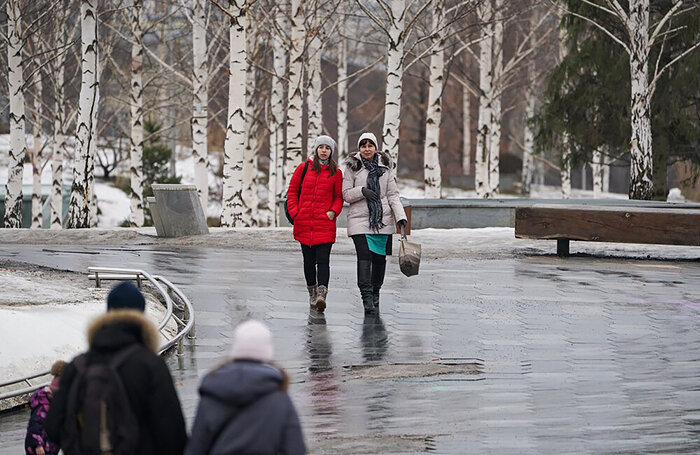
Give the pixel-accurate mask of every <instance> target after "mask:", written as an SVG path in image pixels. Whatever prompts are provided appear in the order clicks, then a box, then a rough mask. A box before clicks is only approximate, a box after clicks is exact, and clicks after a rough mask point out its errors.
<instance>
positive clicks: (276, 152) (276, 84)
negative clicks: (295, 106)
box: [267, 2, 289, 226]
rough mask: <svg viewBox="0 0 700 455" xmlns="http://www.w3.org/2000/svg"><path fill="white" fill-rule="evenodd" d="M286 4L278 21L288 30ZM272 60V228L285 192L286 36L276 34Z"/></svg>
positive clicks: (283, 28)
mask: <svg viewBox="0 0 700 455" xmlns="http://www.w3.org/2000/svg"><path fill="white" fill-rule="evenodd" d="M285 6H286V2H284V3H282V4H280V5H278V9H277V13H276V15H275V21H276V22H277V28H278V29H279V30H282V31H284V32H286V31H287V29H288V26H289V23H288V21H287V15H286V11H285V8H284V7H285ZM272 46H273V47H272V61H273V66H274V71H275V75H274V76H272V78H271V82H272V87H271V89H270V92H271V93H270V116H269V117H270V118H269V122H270V165H269V170H268V180H267V182H268V183H267V194H268V207H269V209H270V220H269V222H268V224H269V225H270V226H277V225H278V224H279V213H278V208H277V200H278V199H279V198H281V197H282V195H283V193H284V171H283V165H284V146H285V138H284V129H285V128H284V126H285V125H284V101H285V96H284V77H285V74H286V73H287V61H286V60H287V54H286V52H285V47H284V40H283V36H282V35H281V34H280V33H276V34H275V35H274V37H273V44H272Z"/></svg>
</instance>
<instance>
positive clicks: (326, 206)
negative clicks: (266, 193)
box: [287, 158, 343, 246]
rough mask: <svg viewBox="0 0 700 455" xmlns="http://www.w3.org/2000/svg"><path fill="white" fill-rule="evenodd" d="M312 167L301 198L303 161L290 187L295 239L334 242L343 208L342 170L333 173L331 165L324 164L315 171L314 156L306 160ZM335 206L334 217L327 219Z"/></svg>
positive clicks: (288, 202) (290, 210)
mask: <svg viewBox="0 0 700 455" xmlns="http://www.w3.org/2000/svg"><path fill="white" fill-rule="evenodd" d="M307 162H308V163H309V168H308V169H307V170H306V175H304V182H303V183H302V188H301V200H299V182H300V181H301V174H302V172H304V165H305V164H306V163H301V164H300V165H299V166H297V168H296V170H295V171H294V174H293V175H292V180H291V181H290V182H289V189H288V190H287V209H288V210H289V214H290V215H291V216H292V218H293V219H294V239H295V240H297V241H299V242H301V243H302V244H303V245H306V246H314V245H320V244H322V243H335V230H336V225H335V222H336V220H337V219H338V215H339V214H340V211H341V210H342V209H343V194H342V188H343V173H342V172H341V171H340V169H338V170H337V171H336V172H335V174H333V175H331V172H330V170H329V169H328V166H323V165H321V172H320V173H316V172H315V171H314V168H313V164H312V163H313V160H312V159H311V158H309V159H308V160H307ZM329 210H333V211H334V212H335V218H333V221H331V220H329V219H328V215H326V212H327V211H329Z"/></svg>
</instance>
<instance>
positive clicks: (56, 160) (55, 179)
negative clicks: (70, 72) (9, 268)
mask: <svg viewBox="0 0 700 455" xmlns="http://www.w3.org/2000/svg"><path fill="white" fill-rule="evenodd" d="M54 27H55V28H54V33H55V35H54V43H55V44H56V45H57V46H58V47H59V48H63V46H64V45H65V43H66V31H65V27H66V24H65V10H64V9H63V8H60V9H59V11H58V18H57V20H56V23H55V25H54ZM65 61H66V58H65V54H64V53H63V52H59V55H58V56H57V57H56V59H55V60H54V61H53V63H52V64H51V66H50V68H51V71H52V73H53V74H54V78H55V79H54V110H53V111H54V121H53V152H52V155H51V176H52V177H51V181H52V183H51V225H50V227H51V229H61V228H62V227H63V157H64V156H65V148H66V136H65V125H64V121H65V106H64V91H63V84H64V81H65V76H64V74H65V73H64V65H65Z"/></svg>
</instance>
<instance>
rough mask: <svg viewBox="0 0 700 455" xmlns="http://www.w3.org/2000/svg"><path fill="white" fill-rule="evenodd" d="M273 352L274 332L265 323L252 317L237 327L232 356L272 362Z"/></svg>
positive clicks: (234, 334)
mask: <svg viewBox="0 0 700 455" xmlns="http://www.w3.org/2000/svg"><path fill="white" fill-rule="evenodd" d="M272 354H273V347H272V334H271V333H270V329H268V328H267V326H266V325H265V324H263V323H262V322H260V321H255V320H252V319H251V320H249V321H246V322H243V323H242V324H240V325H239V326H238V327H236V330H235V331H234V332H233V345H232V346H231V357H232V358H234V359H246V360H258V361H260V362H271V361H272Z"/></svg>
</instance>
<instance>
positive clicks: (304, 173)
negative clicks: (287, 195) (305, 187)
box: [298, 161, 309, 197]
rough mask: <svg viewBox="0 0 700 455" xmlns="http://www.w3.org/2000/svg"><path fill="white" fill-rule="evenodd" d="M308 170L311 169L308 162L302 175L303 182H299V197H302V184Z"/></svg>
mask: <svg viewBox="0 0 700 455" xmlns="http://www.w3.org/2000/svg"><path fill="white" fill-rule="evenodd" d="M307 169H309V162H308V161H307V162H306V164H305V165H304V171H303V172H302V173H301V180H300V181H299V194H298V196H299V197H301V184H302V183H304V176H305V175H306V170H307Z"/></svg>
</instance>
